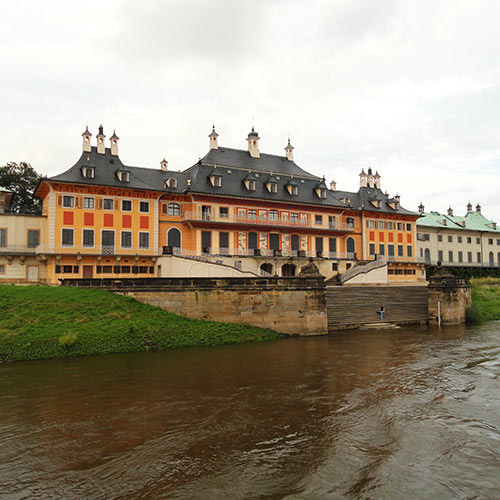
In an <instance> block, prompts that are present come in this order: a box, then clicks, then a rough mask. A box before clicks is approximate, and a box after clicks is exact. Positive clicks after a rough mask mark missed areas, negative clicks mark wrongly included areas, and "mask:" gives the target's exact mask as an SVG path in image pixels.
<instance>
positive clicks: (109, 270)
mask: <svg viewBox="0 0 500 500" xmlns="http://www.w3.org/2000/svg"><path fill="white" fill-rule="evenodd" d="M102 272H103V273H112V272H113V266H102Z"/></svg>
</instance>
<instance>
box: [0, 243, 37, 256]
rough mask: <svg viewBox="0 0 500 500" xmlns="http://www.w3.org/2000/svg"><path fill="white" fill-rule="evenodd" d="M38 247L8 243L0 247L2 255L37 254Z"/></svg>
mask: <svg viewBox="0 0 500 500" xmlns="http://www.w3.org/2000/svg"><path fill="white" fill-rule="evenodd" d="M37 249H38V247H33V246H28V245H7V246H5V247H0V255H35V254H36V251H37Z"/></svg>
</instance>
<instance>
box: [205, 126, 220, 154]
mask: <svg viewBox="0 0 500 500" xmlns="http://www.w3.org/2000/svg"><path fill="white" fill-rule="evenodd" d="M208 137H210V149H219V145H218V144H217V137H219V134H218V133H217V132H216V131H215V125H213V126H212V133H211V134H210V135H209V136H208Z"/></svg>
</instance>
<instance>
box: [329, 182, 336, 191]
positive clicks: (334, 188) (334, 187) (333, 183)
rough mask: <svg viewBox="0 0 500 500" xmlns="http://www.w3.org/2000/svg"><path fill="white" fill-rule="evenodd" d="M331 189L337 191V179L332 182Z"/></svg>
mask: <svg viewBox="0 0 500 500" xmlns="http://www.w3.org/2000/svg"><path fill="white" fill-rule="evenodd" d="M330 189H331V190H332V191H336V190H337V183H336V182H335V181H332V182H330Z"/></svg>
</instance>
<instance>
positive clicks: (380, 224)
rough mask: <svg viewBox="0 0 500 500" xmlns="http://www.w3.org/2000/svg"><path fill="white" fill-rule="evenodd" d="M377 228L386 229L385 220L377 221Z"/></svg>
mask: <svg viewBox="0 0 500 500" xmlns="http://www.w3.org/2000/svg"><path fill="white" fill-rule="evenodd" d="M377 228H378V229H384V221H383V220H379V221H378V222H377Z"/></svg>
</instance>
